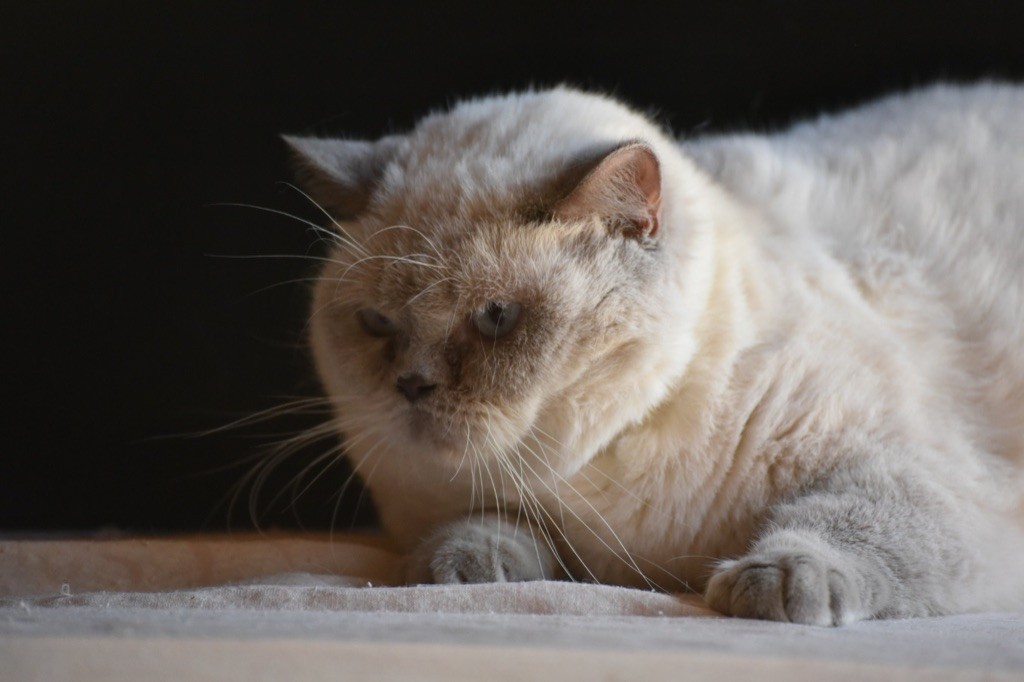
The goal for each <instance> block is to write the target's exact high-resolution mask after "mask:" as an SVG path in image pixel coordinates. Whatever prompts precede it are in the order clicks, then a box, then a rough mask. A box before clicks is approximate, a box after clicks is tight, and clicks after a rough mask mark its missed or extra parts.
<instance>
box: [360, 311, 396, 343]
mask: <svg viewBox="0 0 1024 682" xmlns="http://www.w3.org/2000/svg"><path fill="white" fill-rule="evenodd" d="M356 317H358V318H359V324H360V325H362V327H363V330H364V331H365V332H366V333H367V334H369V335H370V336H377V337H385V336H394V335H395V332H397V331H398V325H397V324H396V323H395V321H394V320H392V319H391V318H390V317H388V316H386V315H381V314H380V313H379V312H377V311H376V310H373V309H372V308H363V309H362V310H360V311H359V312H358V313H356Z"/></svg>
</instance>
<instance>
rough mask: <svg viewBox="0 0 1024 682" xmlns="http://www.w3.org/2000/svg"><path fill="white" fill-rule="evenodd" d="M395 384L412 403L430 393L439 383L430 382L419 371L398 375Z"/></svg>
mask: <svg viewBox="0 0 1024 682" xmlns="http://www.w3.org/2000/svg"><path fill="white" fill-rule="evenodd" d="M395 386H396V387H397V388H398V390H399V392H400V393H401V394H402V395H404V396H405V399H406V400H408V401H409V402H410V403H414V402H416V401H417V400H419V399H420V398H424V397H426V396H428V395H430V394H431V393H432V392H433V391H434V389H435V388H437V384H432V383H430V382H429V381H428V380H427V379H425V378H424V377H423V375H422V374H419V373H412V374H403V375H402V376H400V377H398V381H396V382H395Z"/></svg>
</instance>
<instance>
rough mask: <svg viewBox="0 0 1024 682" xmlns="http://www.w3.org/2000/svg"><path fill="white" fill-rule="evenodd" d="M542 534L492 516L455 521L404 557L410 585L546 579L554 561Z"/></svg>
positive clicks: (552, 573) (552, 572)
mask: <svg viewBox="0 0 1024 682" xmlns="http://www.w3.org/2000/svg"><path fill="white" fill-rule="evenodd" d="M543 532H544V531H542V530H539V529H537V528H535V527H533V526H529V525H527V524H525V523H519V524H516V523H515V522H514V521H509V520H507V519H505V518H500V519H499V518H498V517H497V516H494V515H488V516H484V517H483V518H482V519H481V518H479V517H477V518H473V519H466V520H463V521H456V522H454V523H451V524H449V525H447V526H444V527H442V528H440V529H439V530H438V531H436V532H435V533H434V534H433V535H431V536H430V537H428V538H427V539H426V540H425V541H424V542H423V543H422V544H421V545H420V547H419V548H418V549H416V551H414V552H413V553H412V554H411V555H410V556H409V558H408V560H407V564H406V571H405V574H406V576H405V577H406V582H408V583H492V582H520V581H525V580H545V579H548V578H554V577H556V575H557V574H558V570H559V569H558V566H559V563H558V559H557V558H556V557H555V554H554V552H553V551H552V550H551V547H550V542H549V541H547V540H546V537H545V536H544V535H542V533H543Z"/></svg>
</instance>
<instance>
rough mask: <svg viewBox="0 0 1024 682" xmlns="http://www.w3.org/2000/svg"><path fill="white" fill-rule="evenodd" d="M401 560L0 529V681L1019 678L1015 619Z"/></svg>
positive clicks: (319, 541)
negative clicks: (808, 611)
mask: <svg viewBox="0 0 1024 682" xmlns="http://www.w3.org/2000/svg"><path fill="white" fill-rule="evenodd" d="M397 565H398V557H397V556H396V554H395V553H394V552H392V551H391V550H390V549H389V547H388V545H387V543H386V542H385V541H383V540H382V539H381V538H379V537H377V536H373V535H358V534H351V535H346V536H335V537H328V536H308V535H305V536H296V535H251V536H190V537H185V536H182V537H173V538H115V539H53V538H50V539H45V538H44V539H8V540H5V541H0V679H3V680H22V679H25V680H61V679H68V680H71V679H75V680H82V679H96V680H138V679H168V680H169V679H175V680H181V679H218V680H219V679H245V680H259V679H267V680H272V679H288V680H292V679H438V680H453V679H474V680H475V679H488V680H490V679H497V680H501V679H509V680H519V679H559V680H566V679H569V680H571V679H581V680H582V679H586V680H595V679H630V680H633V679H680V678H681V677H686V678H687V679H716V680H720V679H728V678H732V677H736V678H740V677H743V678H751V677H756V678H757V679H758V680H759V682H760V681H768V682H771V681H773V680H787V682H791V681H792V680H793V679H794V677H796V678H798V679H802V678H803V677H807V676H814V677H826V678H828V679H851V680H854V679H856V680H863V679H901V680H916V679H950V680H968V679H969V680H975V679H987V680H988V679H991V680H1004V679H1005V680H1021V679H1024V613H1013V612H1007V613H985V614H965V615H957V616H949V617H944V618H920V619H908V620H899V621H874V622H864V623H857V624H853V625H850V626H846V627H843V628H837V629H824V628H814V627H807V626H799V625H789V624H783V623H767V622H758V621H747V620H741V619H733V618H725V617H722V616H720V615H718V614H716V613H714V612H713V611H711V610H710V609H708V608H707V607H706V606H705V605H704V604H703V601H702V600H701V599H700V597H699V596H696V595H671V594H663V593H658V592H651V591H645V590H636V589H628V588H621V587H613V586H606V585H595V584H585V583H571V582H551V581H540V582H532V583H506V584H491V585H459V586H449V585H422V586H412V587H407V586H400V585H397V584H396V581H395V574H396V570H397Z"/></svg>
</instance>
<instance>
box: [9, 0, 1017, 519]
mask: <svg viewBox="0 0 1024 682" xmlns="http://www.w3.org/2000/svg"><path fill="white" fill-rule="evenodd" d="M157 4H158V3H139V2H83V3H68V4H48V3H19V8H18V9H11V8H5V9H4V10H2V12H0V25H2V28H0V86H2V89H0V105H2V107H0V141H2V147H0V150H2V159H0V173H2V178H0V179H2V182H0V193H2V194H0V197H2V200H0V229H2V231H3V232H2V234H3V241H2V251H0V253H2V256H3V260H2V277H3V332H4V333H3V337H4V338H5V339H6V342H7V343H6V344H5V345H6V349H5V350H3V351H2V355H0V357H2V358H3V360H2V367H3V383H2V388H3V394H4V398H5V400H4V404H5V406H4V407H2V408H0V414H2V415H3V419H2V422H0V425H2V428H3V434H4V438H3V441H2V442H3V450H2V455H0V529H4V530H8V531H9V530H19V531H46V530H57V529H61V530H74V529H78V530H85V529H95V528H98V527H104V526H107V527H116V528H119V529H125V530H132V531H139V532H162V531H171V530H185V529H205V530H224V529H226V528H228V527H231V528H240V527H247V526H250V525H251V524H252V519H251V518H250V499H251V495H250V492H251V490H252V485H250V484H247V483H246V479H245V474H246V472H247V471H253V470H252V466H253V465H254V464H255V463H256V462H258V461H260V460H259V459H258V458H265V457H266V456H267V455H266V453H267V452H268V450H267V449H266V448H267V447H268V446H269V445H270V444H272V443H273V442H275V441H276V440H280V439H282V438H286V437H288V436H289V435H294V434H296V433H298V432H300V431H301V430H303V429H307V428H310V427H312V426H315V425H316V424H317V423H318V420H319V419H320V417H318V416H317V415H315V414H298V415H295V414H293V415H285V416H280V417H276V418H274V419H270V420H268V421H266V422H265V423H261V424H255V425H248V426H241V427H237V428H231V429H226V430H223V431H219V432H216V433H212V434H208V435H205V436H200V435H199V432H202V431H206V430H209V429H213V428H215V427H218V426H221V425H224V424H227V423H229V422H231V421H232V420H233V419H236V418H239V417H242V416H245V415H250V414H253V413H255V412H257V411H259V410H263V409H268V408H273V407H274V406H277V405H281V404H283V403H284V402H286V401H287V400H288V399H289V398H291V397H299V396H315V395H317V385H316V382H315V380H314V379H313V377H312V370H311V368H310V365H309V361H308V358H307V354H306V352H305V350H304V348H303V332H302V330H303V325H304V322H305V317H306V297H307V296H306V292H307V285H306V284H303V283H301V282H293V283H288V282H292V281H293V280H298V279H302V278H305V277H308V276H309V275H310V274H311V272H312V267H313V265H312V263H311V262H309V261H307V260H304V259H303V258H301V256H302V255H303V254H307V253H311V254H313V255H316V254H318V253H319V252H318V251H316V249H315V247H314V241H315V240H314V239H313V237H312V235H311V234H310V233H309V231H307V230H306V229H305V227H304V226H303V225H302V224H300V223H299V222H298V221H295V220H290V219H288V218H285V217H282V216H278V215H273V214H270V213H265V212H260V211H258V210H255V209H251V208H238V207H228V206H217V205H215V204H218V203H222V202H240V203H251V204H257V205H260V206H265V207H270V208H273V209H276V210H281V211H287V212H291V213H296V214H298V215H299V216H302V217H305V218H313V219H315V218H316V213H315V212H314V211H312V210H310V209H309V207H308V206H307V205H305V204H304V203H303V202H302V201H301V200H300V199H299V198H298V197H297V196H296V194H295V193H294V191H292V190H290V189H289V188H287V187H286V186H284V185H282V184H279V181H281V180H286V179H289V175H288V170H287V163H286V156H285V152H284V148H283V145H282V143H281V142H280V141H279V140H278V138H277V134H278V133H280V132H293V133H295V132H299V133H342V134H345V135H347V136H365V137H373V136H377V135H380V134H382V133H385V132H388V131H392V130H401V129H404V128H406V127H408V126H409V125H410V124H411V123H412V122H414V121H415V120H416V118H417V117H419V116H420V115H422V114H423V113H425V112H427V111H428V110H429V109H431V108H434V107H438V106H442V105H444V104H445V103H447V102H451V101H452V100H453V99H455V98H457V97H459V96H465V95H471V94H479V93H486V92H491V91H497V90H506V89H510V88H521V87H524V86H527V85H531V84H535V85H544V84H554V83H558V82H569V83H574V84H578V85H584V86H589V87H593V88H599V89H602V90H608V91H614V92H615V93H617V94H618V95H620V96H621V97H623V98H626V99H627V100H629V101H632V102H633V103H635V104H637V105H639V106H641V107H644V108H656V109H657V110H658V111H659V112H660V117H661V119H662V120H663V121H665V122H667V123H668V124H670V125H671V126H672V127H673V129H674V130H675V131H677V132H678V133H681V134H694V133H696V132H703V131H705V130H710V131H714V130H721V129H728V128H734V127H738V126H743V127H754V128H757V129H770V128H773V127H777V126H780V125H784V124H785V123H786V122H788V121H791V120H793V119H794V118H796V117H799V116H803V115H808V114H812V113H814V112H818V111H820V110H822V109H833V108H836V107H840V106H845V105H848V104H852V103H856V102H858V101H861V100H863V99H866V98H869V97H872V96H874V95H877V94H880V93H883V92H886V91H890V90H893V89H898V88H905V87H909V86H913V85H915V84H920V83H926V82H930V81H933V80H935V79H938V78H944V79H951V80H971V79H976V78H979V77H986V76H989V77H1002V78H1009V79H1016V80H1022V79H1024V38H1022V29H1024V13H1022V12H1021V11H1020V10H1018V9H1016V7H1017V6H1018V5H1019V4H1020V3H1016V2H1006V3H995V2H990V3H986V2H970V3H968V2H961V3H946V2H934V1H932V2H912V3H897V2H892V1H888V2H869V1H862V2H856V3H834V2H831V3H823V2H805V3H804V2H801V3H774V6H769V4H768V3H749V4H747V3H720V2H710V3H709V2H702V3H687V2H676V3H671V4H670V3H659V4H648V5H644V4H640V3H622V6H620V7H618V8H612V7H610V6H605V5H597V4H595V3H590V4H579V5H574V6H570V5H567V4H556V3H552V2H545V3H539V2H522V1H521V2H516V3H513V5H514V8H515V9H514V10H513V11H510V12H507V13H506V12H501V11H498V10H495V9H493V8H491V5H493V4H494V3H484V2H478V3H458V4H436V5H435V4H434V3H408V4H402V5H398V4H394V5H389V4H387V3H350V2H332V3H319V4H316V5H302V6H300V5H299V4H298V3H271V2H261V1H255V0H253V1H248V2H241V3H224V2H202V3H184V2H175V3H160V4H166V5H168V7H162V8H157ZM1022 115H1024V112H1022ZM311 249H312V250H311ZM260 255H282V256H286V255H290V256H295V257H294V258H229V257H227V256H260ZM282 283H286V284H282ZM276 285H280V286H276ZM330 445H332V442H331V441H323V442H320V443H314V444H312V445H311V446H309V447H307V448H304V449H301V450H300V451H298V452H297V453H295V454H294V455H293V456H291V457H290V458H288V459H286V460H284V461H283V462H281V463H280V465H279V467H278V468H277V470H276V472H274V473H273V474H272V475H271V476H269V478H268V479H267V481H266V482H265V484H264V485H263V486H262V489H261V492H260V494H259V495H258V496H257V497H256V498H255V501H254V503H253V505H252V507H253V511H254V512H255V516H256V518H258V519H259V520H260V522H261V524H262V525H263V526H264V527H274V526H295V525H300V524H301V525H305V526H307V527H313V528H324V527H327V526H328V525H331V524H335V525H336V526H337V527H348V526H349V525H352V524H354V523H355V524H359V523H365V522H367V520H368V519H370V518H371V517H370V516H369V515H368V513H367V511H366V510H367V508H368V505H367V504H365V503H364V504H362V505H360V504H359V502H360V495H359V491H358V486H353V487H351V488H349V490H348V491H346V493H345V495H344V496H343V497H342V498H341V500H340V503H339V502H338V498H337V493H338V491H339V489H340V488H341V486H342V484H343V483H344V481H345V479H346V477H347V475H348V473H347V470H346V469H345V468H344V466H343V465H336V466H334V467H332V468H331V469H329V470H328V471H327V472H326V473H325V474H324V475H323V476H322V477H320V478H319V479H318V480H317V481H315V483H314V484H313V485H312V486H311V487H310V488H309V489H308V490H307V491H306V492H305V493H304V494H303V495H301V496H300V497H298V499H297V501H296V496H297V493H298V492H300V491H302V489H303V488H304V487H305V482H308V481H310V480H311V479H312V478H313V475H314V474H315V473H317V472H319V471H320V470H321V469H322V467H323V464H321V465H319V466H317V467H315V468H314V469H312V470H311V472H310V473H309V474H307V476H306V478H305V479H300V483H299V484H298V485H297V486H296V485H292V479H293V478H294V477H295V476H296V475H298V474H300V473H302V470H303V468H304V467H305V466H306V465H308V464H309V463H310V462H311V461H313V459H314V458H315V457H316V456H317V455H319V454H322V453H324V452H327V449H328V448H329V446H330ZM254 458H257V459H254ZM263 461H267V460H265V459H264V460H263ZM302 481H305V482H302ZM233 491H237V496H236V504H235V506H234V508H233V509H232V508H231V506H230V504H229V502H230V499H231V495H232V493H233ZM275 498H276V499H275ZM293 502H294V503H293ZM363 502H365V500H363ZM357 507H361V511H360V512H359V513H356V511H357Z"/></svg>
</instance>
